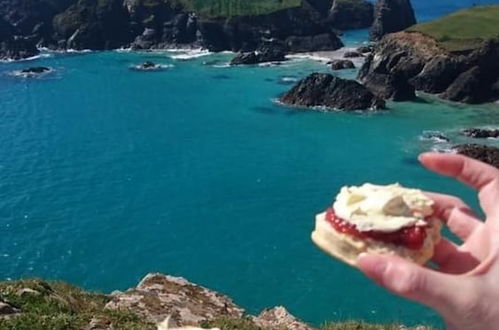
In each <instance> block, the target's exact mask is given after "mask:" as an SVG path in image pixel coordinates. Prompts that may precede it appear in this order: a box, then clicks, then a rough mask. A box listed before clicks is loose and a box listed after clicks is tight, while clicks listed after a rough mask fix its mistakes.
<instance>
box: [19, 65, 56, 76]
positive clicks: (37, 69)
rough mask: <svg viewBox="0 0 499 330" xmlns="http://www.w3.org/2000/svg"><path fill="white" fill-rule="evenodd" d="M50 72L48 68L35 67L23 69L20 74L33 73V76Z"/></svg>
mask: <svg viewBox="0 0 499 330" xmlns="http://www.w3.org/2000/svg"><path fill="white" fill-rule="evenodd" d="M48 71H50V68H47V67H44V66H35V67H31V68H27V69H23V70H22V71H21V72H22V73H33V74H39V73H44V72H48Z"/></svg>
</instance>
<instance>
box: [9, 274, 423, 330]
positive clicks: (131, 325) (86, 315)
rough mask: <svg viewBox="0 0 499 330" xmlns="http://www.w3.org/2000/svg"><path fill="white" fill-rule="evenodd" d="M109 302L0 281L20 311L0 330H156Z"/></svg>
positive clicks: (374, 329) (63, 287) (392, 329)
mask: <svg viewBox="0 0 499 330" xmlns="http://www.w3.org/2000/svg"><path fill="white" fill-rule="evenodd" d="M26 289H30V290H32V291H26ZM22 290H24V292H23V291H22ZM109 300H110V298H109V297H108V296H106V295H104V294H100V293H92V292H86V291H84V290H82V289H80V288H78V287H75V286H72V285H70V284H67V283H63V282H46V281H42V280H26V281H5V282H0V301H6V302H8V303H9V304H10V305H12V306H14V307H16V308H18V309H19V310H20V311H21V313H20V314H18V315H17V316H14V317H11V318H0V329H2V330H4V329H5V330H20V329H30V330H73V329H74V330H76V329H85V328H87V327H88V325H89V324H90V323H93V324H94V325H101V327H97V328H99V329H100V328H112V329H120V330H156V329H157V327H156V325H154V324H152V323H149V322H147V321H145V320H143V319H142V318H141V317H140V316H138V315H136V314H134V313H133V312H131V311H127V310H106V309H104V306H105V305H106V303H107V302H109ZM201 326H202V327H203V328H212V327H218V328H220V329H221V330H269V329H263V328H260V327H258V326H257V325H255V324H254V323H253V321H252V320H251V319H250V318H242V319H218V320H214V321H210V322H204V323H203V324H201ZM400 329H401V327H400V326H399V325H380V324H378V325H376V324H369V323H364V322H358V321H350V322H344V323H331V324H327V325H324V326H322V327H320V330H400ZM404 329H408V330H409V329H410V328H404ZM427 329H428V330H430V328H427ZM274 330H280V329H274ZM282 330H286V329H282Z"/></svg>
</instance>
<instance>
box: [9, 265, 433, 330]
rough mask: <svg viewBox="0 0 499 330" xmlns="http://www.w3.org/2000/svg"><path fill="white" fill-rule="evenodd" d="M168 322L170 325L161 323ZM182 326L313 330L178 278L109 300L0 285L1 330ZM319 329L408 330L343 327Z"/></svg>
mask: <svg viewBox="0 0 499 330" xmlns="http://www.w3.org/2000/svg"><path fill="white" fill-rule="evenodd" d="M167 318H169V322H165V319H167ZM166 323H168V324H166ZM187 326H195V327H202V328H213V327H216V328H219V329H222V330H224V329H227V330H229V329H231V330H233V329H240V330H282V329H290V330H312V328H311V327H310V326H309V325H307V324H305V323H303V322H302V321H300V320H298V319H297V318H295V317H294V316H292V315H291V314H289V312H288V311H287V310H286V309H285V308H284V307H276V308H272V309H268V310H265V311H263V312H262V313H261V314H260V315H258V316H252V315H248V314H246V313H245V312H244V310H243V309H242V308H241V307H239V306H237V305H236V304H235V303H234V302H233V301H232V300H231V299H230V298H229V297H227V296H225V295H222V294H220V293H217V292H215V291H212V290H209V289H207V288H204V287H201V286H199V285H196V284H193V283H190V282H188V281H187V280H185V279H183V278H178V277H172V276H166V275H161V274H149V275H147V276H146V277H145V278H144V279H143V280H142V281H141V282H140V283H139V285H138V286H137V287H135V288H132V289H129V290H127V291H125V292H119V291H115V292H113V293H111V294H109V295H106V294H100V293H93V292H86V291H83V290H81V289H79V288H77V287H75V286H72V285H69V284H67V283H62V282H46V281H42V280H27V281H6V282H0V328H1V329H30V330H41V329H47V330H48V329H51V330H52V329H82V330H83V329H84V330H98V329H99V330H105V329H124V330H126V329H141V330H143V329H144V330H147V329H151V330H153V329H161V330H164V329H165V328H169V329H172V330H174V329H177V328H179V329H181V328H183V327H187ZM186 329H187V328H186ZM322 329H324V330H334V329H343V330H353V329H356V330H363V329H370V330H376V329H379V330H381V329H392V330H395V329H408V328H406V327H402V326H398V325H389V326H388V325H387V326H382V325H373V324H366V323H363V322H347V323H338V324H330V325H326V326H324V327H323V328H322ZM417 329H419V330H425V329H428V328H425V327H418V328H417Z"/></svg>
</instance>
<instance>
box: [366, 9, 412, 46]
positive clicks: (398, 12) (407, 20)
mask: <svg viewBox="0 0 499 330" xmlns="http://www.w3.org/2000/svg"><path fill="white" fill-rule="evenodd" d="M414 24H416V15H415V14H414V9H413V8H412V5H411V1H410V0H377V1H376V4H375V5H374V23H373V25H372V27H371V30H370V33H369V35H370V38H371V40H374V41H377V40H380V39H381V38H382V37H383V36H384V35H386V34H389V33H393V32H399V31H402V30H405V29H406V28H408V27H409V26H411V25H414Z"/></svg>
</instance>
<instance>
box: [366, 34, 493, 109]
mask: <svg viewBox="0 0 499 330" xmlns="http://www.w3.org/2000/svg"><path fill="white" fill-rule="evenodd" d="M497 58H499V38H495V39H491V40H489V41H488V42H486V43H484V44H483V45H482V46H481V47H479V48H477V49H476V50H474V51H472V52H471V53H469V54H459V53H451V52H449V51H447V50H445V49H443V48H441V47H440V46H439V45H438V42H437V41H436V40H434V39H432V38H430V37H427V36H425V35H422V34H420V33H418V32H399V33H395V34H391V35H388V36H386V37H385V38H383V40H382V41H380V42H379V43H378V44H377V46H376V48H375V51H374V53H373V54H371V55H369V56H368V57H367V59H366V62H365V63H364V65H363V66H362V68H361V70H360V71H359V77H358V78H359V80H360V81H362V82H363V83H364V84H365V85H366V86H367V87H368V88H369V89H370V90H371V91H372V92H373V93H375V94H376V95H378V96H379V97H382V98H391V99H393V100H395V101H404V100H411V99H414V98H415V91H422V92H426V93H433V94H439V96H440V97H442V98H444V99H448V100H451V101H457V102H464V103H484V102H491V101H495V100H497V99H499V84H498V81H499V61H497Z"/></svg>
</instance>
